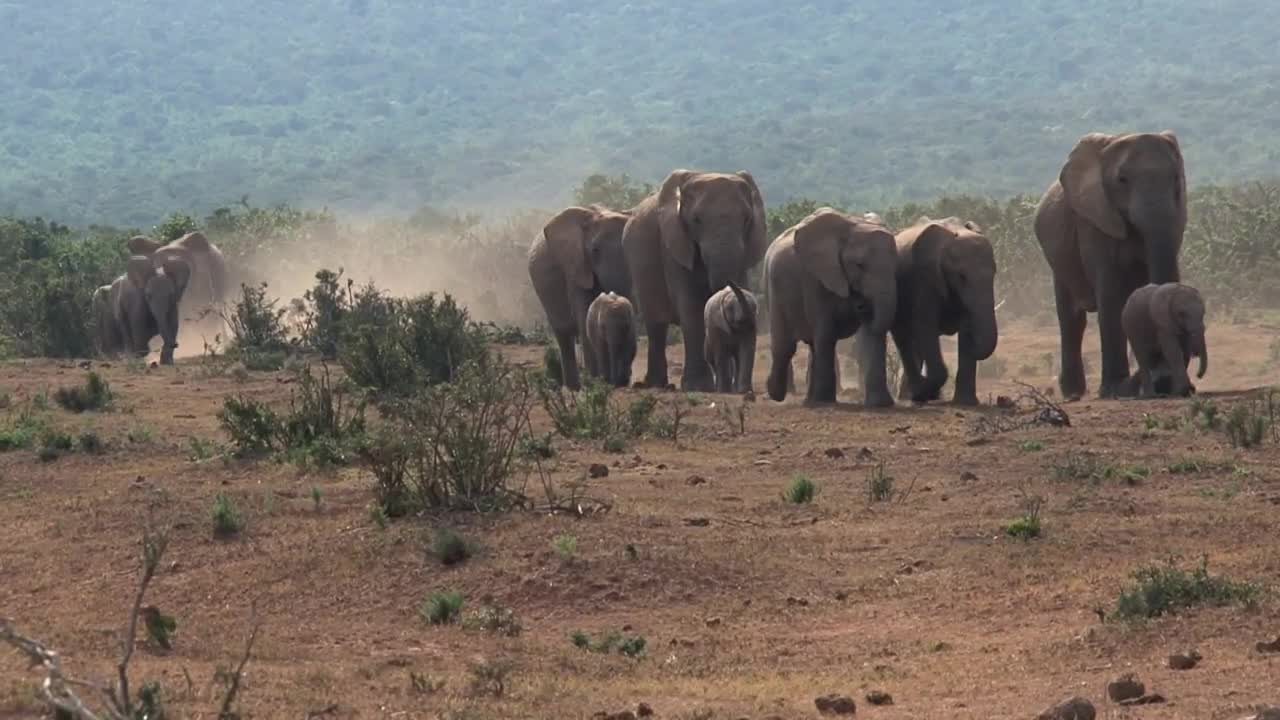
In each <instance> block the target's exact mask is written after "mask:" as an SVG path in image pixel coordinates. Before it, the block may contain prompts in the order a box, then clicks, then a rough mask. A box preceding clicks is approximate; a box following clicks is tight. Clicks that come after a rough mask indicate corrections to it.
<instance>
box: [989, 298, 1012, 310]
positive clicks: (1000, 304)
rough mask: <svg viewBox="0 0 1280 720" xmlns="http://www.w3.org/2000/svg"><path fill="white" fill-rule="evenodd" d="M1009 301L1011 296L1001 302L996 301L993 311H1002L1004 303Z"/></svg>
mask: <svg viewBox="0 0 1280 720" xmlns="http://www.w3.org/2000/svg"><path fill="white" fill-rule="evenodd" d="M1008 301H1009V298H1005V299H1004V300H1001V301H1000V302H998V303H996V306H995V307H994V308H992V310H991V312H1000V308H1002V307H1004V304H1005V303H1006V302H1008Z"/></svg>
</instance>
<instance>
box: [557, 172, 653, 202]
mask: <svg viewBox="0 0 1280 720" xmlns="http://www.w3.org/2000/svg"><path fill="white" fill-rule="evenodd" d="M653 191H654V187H653V185H652V184H650V183H638V182H635V181H634V180H632V179H631V178H630V177H628V176H627V175H626V174H623V175H620V176H618V177H611V176H608V175H600V174H596V175H590V176H588V177H587V179H586V180H583V181H582V185H580V186H578V188H577V189H575V190H574V191H573V200H574V204H576V205H581V206H584V207H585V206H588V205H596V204H599V205H603V206H605V207H607V208H611V209H613V210H628V209H630V208H633V207H635V206H636V205H639V204H640V201H641V200H644V199H645V198H646V197H648V196H649V195H650V194H651V193H652V192H653Z"/></svg>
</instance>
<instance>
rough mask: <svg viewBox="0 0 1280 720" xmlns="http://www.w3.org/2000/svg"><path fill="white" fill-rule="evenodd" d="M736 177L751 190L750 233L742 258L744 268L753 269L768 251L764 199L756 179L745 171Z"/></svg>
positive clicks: (767, 229)
mask: <svg viewBox="0 0 1280 720" xmlns="http://www.w3.org/2000/svg"><path fill="white" fill-rule="evenodd" d="M737 174H738V177H740V178H742V179H743V180H746V181H747V187H748V188H750V189H751V197H750V198H749V200H750V202H751V232H750V233H748V234H747V248H746V250H747V251H746V254H745V255H744V258H745V259H746V267H748V268H751V267H755V265H756V263H758V262H760V261H761V260H763V259H764V253H765V251H766V250H768V249H769V241H768V238H767V237H766V233H768V231H769V223H768V221H767V220H766V219H765V214H764V198H763V196H761V195H760V186H759V185H757V184H756V179H755V178H754V177H753V176H752V175H751V173H749V172H747V171H746V170H739V171H738V173H737Z"/></svg>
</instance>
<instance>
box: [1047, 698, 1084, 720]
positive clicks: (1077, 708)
mask: <svg viewBox="0 0 1280 720" xmlns="http://www.w3.org/2000/svg"><path fill="white" fill-rule="evenodd" d="M1097 716H1098V711H1097V710H1094V709H1093V703H1091V702H1089V701H1088V700H1085V699H1084V698H1082V697H1073V698H1071V699H1069V700H1063V701H1062V702H1060V703H1058V704H1057V705H1054V706H1053V707H1051V708H1049V709H1048V710H1045V711H1044V712H1042V713H1040V714H1039V715H1037V716H1036V720H1094V718H1096V717H1097Z"/></svg>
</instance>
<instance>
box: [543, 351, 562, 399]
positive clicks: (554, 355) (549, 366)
mask: <svg viewBox="0 0 1280 720" xmlns="http://www.w3.org/2000/svg"><path fill="white" fill-rule="evenodd" d="M542 376H543V377H544V378H545V379H546V382H547V385H548V386H549V387H551V388H557V389H558V388H559V387H560V386H561V384H562V383H563V382H564V366H563V365H562V364H561V362H560V348H559V347H558V346H556V345H548V346H547V347H546V349H545V350H543V351H542Z"/></svg>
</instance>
